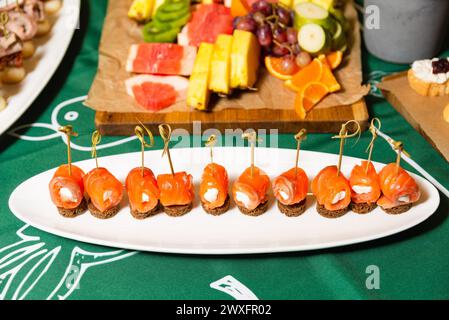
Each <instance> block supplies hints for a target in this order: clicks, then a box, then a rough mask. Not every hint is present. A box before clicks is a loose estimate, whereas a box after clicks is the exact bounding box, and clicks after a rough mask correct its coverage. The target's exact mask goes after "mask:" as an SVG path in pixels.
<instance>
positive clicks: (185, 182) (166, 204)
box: [157, 172, 194, 217]
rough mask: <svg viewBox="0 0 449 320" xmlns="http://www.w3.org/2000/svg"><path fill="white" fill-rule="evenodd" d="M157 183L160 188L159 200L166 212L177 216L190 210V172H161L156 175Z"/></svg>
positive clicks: (191, 181) (191, 193)
mask: <svg viewBox="0 0 449 320" xmlns="http://www.w3.org/2000/svg"><path fill="white" fill-rule="evenodd" d="M157 185H158V187H159V190H160V197H159V201H160V202H161V204H162V206H163V208H164V212H165V213H166V214H168V215H169V216H172V217H179V216H182V215H184V214H186V213H187V212H189V211H190V210H192V202H193V198H194V191H193V178H192V176H191V175H190V174H187V173H186V172H177V173H175V174H171V173H169V174H161V175H158V176H157Z"/></svg>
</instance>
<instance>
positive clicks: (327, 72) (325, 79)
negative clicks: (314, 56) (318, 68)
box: [318, 55, 341, 92]
mask: <svg viewBox="0 0 449 320" xmlns="http://www.w3.org/2000/svg"><path fill="white" fill-rule="evenodd" d="M318 60H320V61H321V62H322V64H323V72H322V75H321V78H320V80H319V82H321V83H322V84H324V85H325V86H326V87H327V89H328V90H329V92H335V91H338V90H340V89H341V86H340V83H338V81H337V79H335V76H334V74H333V73H332V70H331V67H330V64H329V62H328V60H327V58H326V56H325V55H320V56H319V57H318Z"/></svg>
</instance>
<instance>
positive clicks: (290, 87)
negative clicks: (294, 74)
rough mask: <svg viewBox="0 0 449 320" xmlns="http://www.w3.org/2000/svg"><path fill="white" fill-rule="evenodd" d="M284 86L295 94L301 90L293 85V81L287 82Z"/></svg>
mask: <svg viewBox="0 0 449 320" xmlns="http://www.w3.org/2000/svg"><path fill="white" fill-rule="evenodd" d="M284 84H285V86H286V87H287V88H289V89H290V90H292V91H294V92H298V91H299V88H298V87H297V86H295V85H294V84H293V82H292V80H291V79H289V80H285V82H284Z"/></svg>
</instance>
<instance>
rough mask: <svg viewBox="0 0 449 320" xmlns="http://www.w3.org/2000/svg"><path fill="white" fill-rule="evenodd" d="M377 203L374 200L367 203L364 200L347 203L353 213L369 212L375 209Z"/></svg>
mask: <svg viewBox="0 0 449 320" xmlns="http://www.w3.org/2000/svg"><path fill="white" fill-rule="evenodd" d="M376 207H377V204H376V203H375V202H373V203H368V202H364V203H354V202H351V204H350V205H349V208H350V209H351V210H352V211H354V212H355V213H358V214H366V213H369V212H371V211H373V210H374V209H376Z"/></svg>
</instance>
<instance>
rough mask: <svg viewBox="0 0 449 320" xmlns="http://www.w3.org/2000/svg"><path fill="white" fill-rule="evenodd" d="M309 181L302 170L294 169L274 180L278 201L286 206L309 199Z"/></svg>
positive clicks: (275, 194) (274, 189) (274, 190)
mask: <svg viewBox="0 0 449 320" xmlns="http://www.w3.org/2000/svg"><path fill="white" fill-rule="evenodd" d="M308 188H309V179H308V178H307V175H306V173H305V172H304V170H302V169H301V168H292V169H290V170H288V171H286V172H284V173H282V174H281V175H280V176H278V177H277V178H275V179H274V180H273V192H274V196H275V197H276V199H277V200H278V201H279V202H280V203H282V204H284V205H288V206H290V205H294V204H297V203H300V202H301V201H303V200H304V199H305V198H306V197H307V190H308Z"/></svg>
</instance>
